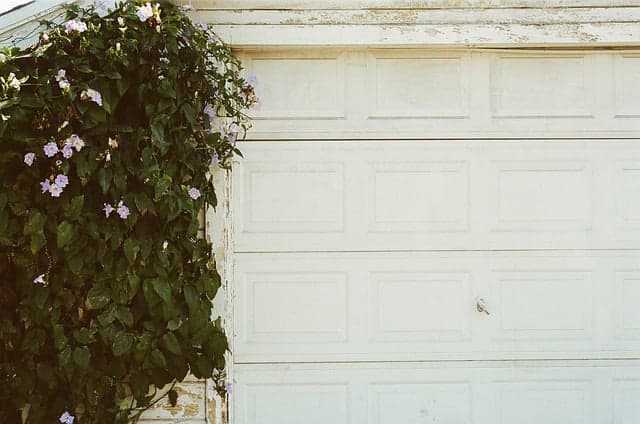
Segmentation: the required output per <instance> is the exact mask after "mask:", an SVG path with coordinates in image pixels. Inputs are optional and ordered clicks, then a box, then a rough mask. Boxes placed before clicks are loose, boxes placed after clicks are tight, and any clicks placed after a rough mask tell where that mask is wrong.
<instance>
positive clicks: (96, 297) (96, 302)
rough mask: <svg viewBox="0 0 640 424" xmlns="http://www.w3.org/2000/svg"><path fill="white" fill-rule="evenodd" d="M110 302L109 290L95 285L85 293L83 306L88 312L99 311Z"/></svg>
mask: <svg viewBox="0 0 640 424" xmlns="http://www.w3.org/2000/svg"><path fill="white" fill-rule="evenodd" d="M110 301H111V293H109V290H108V289H107V288H106V287H104V286H102V285H97V286H93V287H91V289H90V290H89V292H88V293H87V300H86V301H85V306H86V307H87V309H90V310H91V309H100V308H104V307H105V306H106V305H107V304H108V303H109V302H110Z"/></svg>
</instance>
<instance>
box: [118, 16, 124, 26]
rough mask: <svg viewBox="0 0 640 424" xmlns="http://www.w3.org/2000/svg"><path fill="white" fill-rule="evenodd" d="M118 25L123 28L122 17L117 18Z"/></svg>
mask: <svg viewBox="0 0 640 424" xmlns="http://www.w3.org/2000/svg"><path fill="white" fill-rule="evenodd" d="M117 20H118V25H120V26H124V18H123V17H122V16H118V19H117Z"/></svg>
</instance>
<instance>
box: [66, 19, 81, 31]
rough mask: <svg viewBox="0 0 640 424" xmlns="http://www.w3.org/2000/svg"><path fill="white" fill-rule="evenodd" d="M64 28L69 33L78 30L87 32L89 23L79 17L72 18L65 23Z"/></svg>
mask: <svg viewBox="0 0 640 424" xmlns="http://www.w3.org/2000/svg"><path fill="white" fill-rule="evenodd" d="M64 30H65V32H66V33H67V34H69V33H71V32H73V31H76V32H85V31H86V30H87V24H85V23H84V22H82V21H81V20H79V19H72V20H70V21H67V22H66V23H65V24H64Z"/></svg>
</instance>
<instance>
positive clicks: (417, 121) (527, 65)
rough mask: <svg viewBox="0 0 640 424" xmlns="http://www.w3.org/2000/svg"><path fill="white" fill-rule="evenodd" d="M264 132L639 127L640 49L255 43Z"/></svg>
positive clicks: (281, 136)
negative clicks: (279, 46)
mask: <svg viewBox="0 0 640 424" xmlns="http://www.w3.org/2000/svg"><path fill="white" fill-rule="evenodd" d="M243 65H244V66H245V67H246V72H247V74H251V75H257V77H258V78H259V80H260V84H259V85H258V87H257V94H258V97H259V98H260V99H261V100H262V104H261V107H260V108H259V109H258V110H255V111H253V112H252V114H253V116H254V118H255V119H254V127H253V128H252V131H250V132H249V134H248V136H249V137H250V138H252V139H255V140H264V139H270V140H285V139H291V140H296V139H368V138H372V137H375V138H384V139H398V138H401V139H416V138H454V139H462V138H485V139H486V138H491V137H499V138H541V137H542V138H558V137H560V138H567V137H576V136H578V137H580V138H588V137H596V138H598V137H638V136H639V135H640V130H639V129H640V123H639V122H640V101H639V100H638V99H640V96H639V95H638V91H639V90H640V89H638V87H639V86H640V83H639V82H638V80H639V77H638V75H639V73H638V69H640V59H639V56H638V53H637V52H632V51H628V52H624V51H621V52H604V51H601V52H595V51H590V52H589V51H584V52H550V51H546V52H544V53H541V52H506V51H502V52H460V51H449V52H447V51H434V50H425V49H409V50H407V49H384V50H383V49H368V50H367V51H349V50H344V49H325V50H317V49H314V50H308V49H299V50H296V51H287V52H282V51H259V52H258V51H256V52H247V54H245V56H244V57H243Z"/></svg>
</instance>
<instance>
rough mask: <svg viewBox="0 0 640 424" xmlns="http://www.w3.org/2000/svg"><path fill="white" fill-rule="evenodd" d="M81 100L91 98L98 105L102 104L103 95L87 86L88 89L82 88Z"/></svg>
mask: <svg viewBox="0 0 640 424" xmlns="http://www.w3.org/2000/svg"><path fill="white" fill-rule="evenodd" d="M80 99H81V100H91V101H93V102H95V103H96V104H97V105H98V106H102V95H101V94H100V93H99V92H98V91H96V90H94V89H93V88H87V89H86V90H82V93H80Z"/></svg>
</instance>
